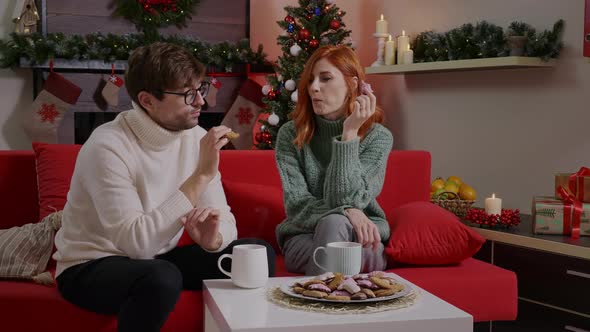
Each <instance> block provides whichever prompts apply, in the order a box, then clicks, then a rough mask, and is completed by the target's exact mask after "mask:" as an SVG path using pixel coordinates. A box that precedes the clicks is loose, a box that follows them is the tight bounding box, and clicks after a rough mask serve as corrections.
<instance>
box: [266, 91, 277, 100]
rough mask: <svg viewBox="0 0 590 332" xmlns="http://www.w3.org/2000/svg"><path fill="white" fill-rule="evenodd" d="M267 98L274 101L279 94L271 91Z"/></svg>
mask: <svg viewBox="0 0 590 332" xmlns="http://www.w3.org/2000/svg"><path fill="white" fill-rule="evenodd" d="M266 96H267V97H268V99H270V100H274V99H275V97H276V96H277V93H276V92H275V90H270V91H269V92H268V94H267V95H266Z"/></svg>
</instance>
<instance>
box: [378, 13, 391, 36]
mask: <svg viewBox="0 0 590 332" xmlns="http://www.w3.org/2000/svg"><path fill="white" fill-rule="evenodd" d="M375 33H379V34H383V33H388V32H387V21H386V20H384V19H383V14H381V19H380V20H378V21H377V24H376V27H375Z"/></svg>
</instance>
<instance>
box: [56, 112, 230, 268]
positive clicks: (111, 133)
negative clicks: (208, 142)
mask: <svg viewBox="0 0 590 332" xmlns="http://www.w3.org/2000/svg"><path fill="white" fill-rule="evenodd" d="M205 134H206V131H205V130H204V129H203V128H201V127H198V126H197V127H195V128H193V129H190V130H185V131H181V132H172V131H168V130H166V129H164V128H162V127H160V126H159V125H158V124H157V123H155V122H154V121H153V120H152V119H151V118H150V117H149V116H148V115H147V114H146V113H145V112H144V111H143V110H141V109H140V108H138V107H137V106H136V105H134V108H133V109H132V110H130V111H127V112H122V113H121V114H119V115H118V116H117V118H116V119H115V120H113V121H112V122H108V123H106V124H104V125H102V126H100V127H98V128H96V129H95V130H94V132H93V133H92V135H91V136H90V138H89V139H88V141H87V142H86V143H85V144H84V146H83V147H82V149H81V150H80V153H79V154H78V159H77V160H76V167H75V170H74V174H73V176H72V181H71V185H70V191H69V192H68V200H67V203H66V205H65V207H64V210H63V217H62V227H61V229H60V230H59V231H58V233H57V235H56V237H55V245H56V247H57V252H56V253H55V254H54V256H53V257H54V258H55V259H56V260H57V271H56V276H57V275H59V274H60V273H61V272H62V271H64V270H65V269H67V268H68V267H70V266H73V265H76V264H80V263H84V262H87V261H89V260H93V259H97V258H101V257H106V256H113V255H120V256H127V257H130V258H137V259H149V258H154V256H156V255H158V254H162V253H165V252H168V251H170V250H171V249H173V248H174V247H175V246H176V244H177V243H178V240H179V239H180V236H181V235H182V231H183V225H182V222H181V221H180V218H181V217H182V216H184V215H185V214H187V213H188V212H189V211H191V209H193V206H192V204H191V202H190V201H189V200H188V198H187V197H186V196H185V195H184V193H182V192H181V191H180V190H179V187H180V185H181V184H182V183H183V182H184V181H185V180H186V179H187V178H188V177H189V176H190V175H191V174H192V173H193V172H194V171H195V169H196V168H197V164H198V156H199V141H200V140H201V138H202V137H203V136H204V135H205ZM197 207H212V208H216V209H219V210H220V211H221V216H220V219H221V222H220V227H219V232H220V233H221V235H222V237H223V242H222V245H221V247H220V248H219V249H218V250H217V251H220V250H223V249H224V248H226V247H227V246H228V245H229V243H231V242H232V241H234V240H235V239H236V238H237V230H236V224H235V219H234V216H233V215H232V213H231V212H230V208H229V206H228V205H227V201H226V199H225V194H224V192H223V188H222V186H221V176H220V174H219V172H218V173H217V175H216V176H215V178H214V179H213V180H212V181H211V182H210V183H209V185H208V187H207V189H206V190H205V191H204V192H203V194H201V197H200V199H199V202H198V203H197ZM195 264H198V262H195Z"/></svg>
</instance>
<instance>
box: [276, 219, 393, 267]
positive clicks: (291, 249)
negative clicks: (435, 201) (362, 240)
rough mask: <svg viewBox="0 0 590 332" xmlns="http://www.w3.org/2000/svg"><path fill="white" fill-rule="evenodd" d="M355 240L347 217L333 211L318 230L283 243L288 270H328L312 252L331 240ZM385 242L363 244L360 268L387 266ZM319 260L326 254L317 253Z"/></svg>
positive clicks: (322, 220)
mask: <svg viewBox="0 0 590 332" xmlns="http://www.w3.org/2000/svg"><path fill="white" fill-rule="evenodd" d="M340 241H353V242H356V234H355V232H354V229H353V228H352V224H351V223H350V221H349V220H348V218H347V217H345V216H343V215H341V214H330V215H327V216H325V217H324V218H322V219H320V221H319V222H318V224H317V226H316V228H315V233H313V234H300V235H296V236H293V237H291V238H290V239H288V240H287V241H286V242H285V244H284V246H283V252H284V254H285V265H286V267H287V270H288V271H289V272H293V273H305V274H306V275H319V274H322V273H324V272H326V271H324V270H323V269H321V268H320V267H319V266H317V265H316V264H315V263H314V262H313V257H312V255H313V252H314V250H315V249H316V248H317V247H323V246H325V245H326V244H328V243H330V242H340ZM383 249H384V248H383V243H379V246H378V247H377V249H376V250H375V251H373V248H372V247H368V248H363V256H362V263H361V264H362V268H361V272H370V271H381V270H385V268H386V266H387V259H386V257H385V255H384V253H383ZM317 259H318V262H319V263H320V264H322V265H324V264H325V263H324V260H325V254H323V253H322V252H321V251H320V252H319V253H318V257H317Z"/></svg>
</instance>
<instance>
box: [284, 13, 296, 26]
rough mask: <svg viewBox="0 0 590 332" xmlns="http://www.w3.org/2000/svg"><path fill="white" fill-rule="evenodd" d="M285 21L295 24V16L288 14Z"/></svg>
mask: <svg viewBox="0 0 590 332" xmlns="http://www.w3.org/2000/svg"><path fill="white" fill-rule="evenodd" d="M285 22H287V23H291V24H293V23H294V22H295V19H294V18H293V16H291V15H287V16H285Z"/></svg>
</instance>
